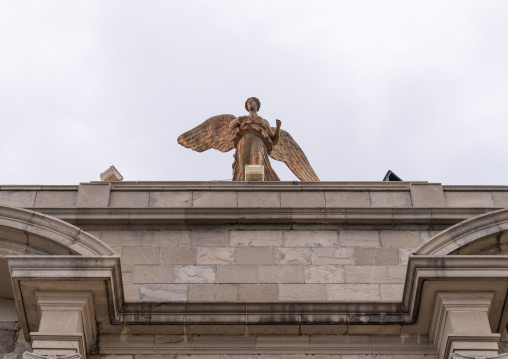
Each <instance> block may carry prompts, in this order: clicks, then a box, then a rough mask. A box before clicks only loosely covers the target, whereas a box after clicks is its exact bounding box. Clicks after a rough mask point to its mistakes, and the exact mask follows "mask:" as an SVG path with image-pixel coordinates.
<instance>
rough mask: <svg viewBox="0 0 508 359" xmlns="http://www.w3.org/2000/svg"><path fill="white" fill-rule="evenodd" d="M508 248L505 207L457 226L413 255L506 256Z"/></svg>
mask: <svg viewBox="0 0 508 359" xmlns="http://www.w3.org/2000/svg"><path fill="white" fill-rule="evenodd" d="M493 249H495V250H493ZM506 249H508V209H506V208H505V209H500V210H497V211H493V212H489V213H486V214H482V215H479V216H476V217H473V218H469V219H466V220H465V221H462V222H460V223H457V224H456V225H454V226H452V227H450V228H448V229H446V230H444V231H442V232H440V233H438V234H437V235H435V236H434V237H432V238H430V239H429V240H428V241H427V242H425V243H423V244H422V245H420V246H419V247H418V248H416V249H415V250H414V252H413V254H416V255H430V256H444V255H453V254H504V253H503V252H504V251H505V250H506Z"/></svg>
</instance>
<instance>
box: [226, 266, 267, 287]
mask: <svg viewBox="0 0 508 359" xmlns="http://www.w3.org/2000/svg"><path fill="white" fill-rule="evenodd" d="M258 282H259V279H258V268H257V267H256V266H240V265H235V266H234V267H233V266H222V265H220V266H217V283H258Z"/></svg>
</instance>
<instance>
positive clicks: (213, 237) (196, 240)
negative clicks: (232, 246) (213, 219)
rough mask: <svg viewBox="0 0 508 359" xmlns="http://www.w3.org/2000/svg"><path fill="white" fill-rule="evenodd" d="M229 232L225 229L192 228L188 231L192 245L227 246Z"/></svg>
mask: <svg viewBox="0 0 508 359" xmlns="http://www.w3.org/2000/svg"><path fill="white" fill-rule="evenodd" d="M228 244H229V232H228V231H226V230H208V231H205V230H193V231H191V232H190V245H191V246H192V247H227V246H228Z"/></svg>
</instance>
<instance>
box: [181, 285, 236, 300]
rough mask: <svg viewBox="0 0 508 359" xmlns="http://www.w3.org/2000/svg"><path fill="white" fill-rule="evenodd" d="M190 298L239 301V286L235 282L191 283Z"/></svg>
mask: <svg viewBox="0 0 508 359" xmlns="http://www.w3.org/2000/svg"><path fill="white" fill-rule="evenodd" d="M188 300H189V301H192V302H210V301H213V302H217V301H221V302H237V301H238V288H237V286H236V285H234V284H189V288H188Z"/></svg>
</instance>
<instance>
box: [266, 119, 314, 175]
mask: <svg viewBox="0 0 508 359" xmlns="http://www.w3.org/2000/svg"><path fill="white" fill-rule="evenodd" d="M275 130H276V129H275V127H272V131H273V132H274V133H275ZM270 157H272V158H273V159H274V160H277V161H282V162H284V163H285V164H286V165H287V166H288V167H289V169H290V170H291V171H292V172H293V173H294V174H295V176H296V177H298V179H299V180H300V181H319V178H318V176H317V175H316V172H314V170H313V169H312V167H311V165H310V163H309V160H308V159H307V157H306V156H305V153H303V151H302V149H301V148H300V146H298V143H296V141H295V140H294V139H293V137H291V135H290V134H289V133H288V132H286V131H284V130H280V137H279V142H277V145H275V146H274V147H273V149H272V152H271V153H270Z"/></svg>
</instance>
